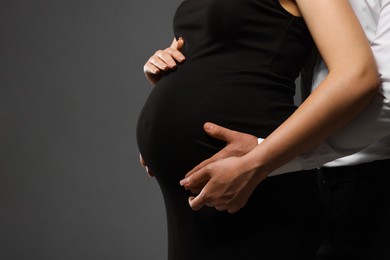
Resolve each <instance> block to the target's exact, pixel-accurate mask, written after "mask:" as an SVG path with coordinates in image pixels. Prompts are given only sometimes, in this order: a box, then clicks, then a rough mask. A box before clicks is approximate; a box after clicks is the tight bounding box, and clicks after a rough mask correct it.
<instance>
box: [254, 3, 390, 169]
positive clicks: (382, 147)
mask: <svg viewBox="0 0 390 260" xmlns="http://www.w3.org/2000/svg"><path fill="white" fill-rule="evenodd" d="M350 3H351V6H352V8H353V9H354V11H355V13H356V16H357V17H358V19H359V21H360V23H361V25H362V27H363V29H364V31H365V33H366V35H367V38H368V40H369V41H370V44H371V48H372V51H373V53H374V57H375V60H376V63H377V66H378V70H379V74H380V81H381V86H380V90H379V91H378V93H377V95H376V96H375V97H374V99H373V100H372V102H371V103H370V105H369V106H368V107H367V108H366V109H365V110H364V111H363V112H362V113H361V114H359V115H358V116H357V117H356V118H355V119H354V120H353V121H351V122H350V123H348V125H347V126H345V127H344V128H342V129H341V130H339V131H337V132H336V133H335V134H334V135H332V136H331V137H330V138H328V139H327V140H326V141H325V142H323V143H322V144H320V145H319V146H318V147H317V148H315V149H314V150H312V151H310V152H308V153H305V154H303V155H301V156H299V157H297V158H296V159H294V160H292V161H291V162H289V163H287V164H286V165H284V166H282V167H281V168H279V169H278V170H276V171H274V172H272V173H271V174H270V176H272V175H277V174H281V173H285V172H292V171H298V170H302V169H313V168H317V167H320V166H322V165H324V166H325V167H337V166H345V165H354V164H360V163H365V162H370V161H374V160H382V159H388V158H390V0H350ZM327 73H328V70H327V68H326V66H325V64H324V62H323V61H321V62H320V63H319V64H318V65H317V66H316V69H315V70H314V78H313V81H314V83H313V89H314V88H315V87H316V86H318V84H319V83H320V82H321V81H322V80H323V79H324V78H325V76H326V75H327ZM259 142H261V139H259Z"/></svg>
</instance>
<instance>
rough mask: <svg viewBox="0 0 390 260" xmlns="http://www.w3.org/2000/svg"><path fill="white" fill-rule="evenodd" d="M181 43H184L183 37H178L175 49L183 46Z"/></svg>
mask: <svg viewBox="0 0 390 260" xmlns="http://www.w3.org/2000/svg"><path fill="white" fill-rule="evenodd" d="M183 45H184V39H183V38H182V37H180V38H179V39H178V40H177V43H176V50H178V51H180V50H181V49H182V48H183Z"/></svg>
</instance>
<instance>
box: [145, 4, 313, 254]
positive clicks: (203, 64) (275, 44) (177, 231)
mask: <svg viewBox="0 0 390 260" xmlns="http://www.w3.org/2000/svg"><path fill="white" fill-rule="evenodd" d="M173 27H174V35H175V37H176V38H178V37H183V38H184V41H185V43H184V47H183V50H182V52H183V54H184V55H185V56H186V61H185V62H184V63H183V64H180V65H178V67H177V69H176V70H174V71H171V72H169V73H166V74H165V75H164V76H163V78H162V79H161V80H160V82H159V83H158V84H157V85H156V86H155V88H154V89H153V91H152V92H151V94H150V96H149V97H148V99H147V101H146V103H145V105H144V108H143V110H142V112H141V115H140V117H139V121H138V126H137V141H138V145H139V149H140V152H141V154H142V155H143V157H144V159H145V161H146V163H147V164H148V166H149V167H150V169H151V170H152V171H153V172H154V174H155V176H156V178H157V180H158V182H159V185H160V187H161V190H162V193H163V195H164V199H165V204H166V211H167V219H168V237H169V238H168V240H169V260H184V259H185V260H192V259H213V260H218V259H267V260H273V259H275V260H276V259H280V260H289V259H299V260H304V259H311V257H312V256H313V254H314V253H315V251H316V249H317V247H318V242H319V240H318V235H319V233H320V230H319V221H318V219H319V217H320V216H319V211H320V208H319V203H318V196H317V195H318V187H317V185H316V183H315V179H314V177H315V176H313V175H311V173H310V172H309V173H296V174H292V175H291V176H289V177H287V176H283V177H273V178H270V179H267V181H266V182H265V183H264V184H262V185H261V186H260V187H259V188H258V189H257V190H256V191H255V194H254V195H253V196H252V198H251V201H250V203H249V204H248V205H247V206H246V207H245V208H244V209H243V210H242V211H240V212H238V213H236V214H233V215H230V214H228V213H226V212H222V213H221V212H218V211H216V210H215V209H209V208H208V209H203V210H201V211H199V212H194V211H192V210H191V209H190V207H189V205H188V202H187V199H188V197H189V195H190V194H189V193H188V192H187V191H186V190H184V189H183V188H182V187H180V186H179V181H180V180H181V179H182V178H183V177H184V175H185V173H186V172H187V171H189V170H190V169H191V168H193V167H194V166H195V165H196V164H198V163H200V162H201V161H202V160H204V159H207V158H209V157H210V156H212V155H213V154H215V153H216V152H217V151H219V150H220V149H221V148H223V147H224V145H225V144H224V143H223V142H221V141H218V140H214V139H212V138H210V137H209V136H207V135H206V133H205V132H204V130H203V124H204V123H205V122H207V121H211V122H214V123H217V124H220V125H223V126H225V127H228V128H231V129H234V130H238V131H241V132H245V133H250V134H253V135H255V136H259V137H266V136H267V135H268V134H270V133H271V132H272V131H273V130H274V129H276V128H277V127H278V126H279V125H280V124H281V123H282V122H283V121H284V120H285V119H287V118H288V117H289V116H290V115H291V114H292V113H293V112H294V110H295V109H296V107H295V105H294V102H293V96H294V94H295V84H294V81H295V79H296V77H297V76H298V74H299V71H300V70H301V69H302V67H303V64H304V63H305V62H306V59H307V57H308V56H309V53H310V51H311V50H312V48H313V41H312V39H311V36H310V34H309V31H308V29H307V27H306V25H305V23H304V21H303V19H302V18H299V17H294V16H293V15H291V14H290V13H288V12H287V11H286V10H284V9H283V7H282V6H281V5H280V3H279V2H278V1H277V0H240V1H236V0H187V1H184V2H183V3H182V4H181V5H180V6H179V8H178V10H177V12H176V14H175V18H174V22H173Z"/></svg>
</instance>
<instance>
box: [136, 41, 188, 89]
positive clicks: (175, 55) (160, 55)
mask: <svg viewBox="0 0 390 260" xmlns="http://www.w3.org/2000/svg"><path fill="white" fill-rule="evenodd" d="M183 45H184V40H183V38H179V40H177V41H176V40H173V42H172V44H171V46H170V47H168V48H166V49H164V50H158V51H156V53H155V54H153V55H152V56H151V57H150V58H149V60H148V61H147V62H146V63H145V65H144V73H145V76H146V78H147V79H148V80H149V81H150V83H152V85H153V86H154V85H156V84H157V82H158V81H159V80H160V79H161V77H162V72H163V71H168V70H172V69H175V68H176V66H177V62H179V63H181V62H184V60H185V57H184V55H183V54H182V53H181V52H180V50H181V49H182V48H183Z"/></svg>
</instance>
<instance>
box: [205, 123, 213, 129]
mask: <svg viewBox="0 0 390 260" xmlns="http://www.w3.org/2000/svg"><path fill="white" fill-rule="evenodd" d="M204 127H205V128H206V129H207V130H211V129H213V125H212V124H210V123H206V124H205V125H204Z"/></svg>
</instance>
